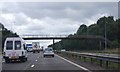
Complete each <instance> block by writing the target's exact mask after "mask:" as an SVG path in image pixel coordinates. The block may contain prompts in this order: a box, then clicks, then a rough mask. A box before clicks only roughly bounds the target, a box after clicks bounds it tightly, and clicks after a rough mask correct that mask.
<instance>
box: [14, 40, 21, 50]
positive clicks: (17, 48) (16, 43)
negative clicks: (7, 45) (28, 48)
mask: <svg viewBox="0 0 120 72" xmlns="http://www.w3.org/2000/svg"><path fill="white" fill-rule="evenodd" d="M15 50H21V42H20V41H15Z"/></svg>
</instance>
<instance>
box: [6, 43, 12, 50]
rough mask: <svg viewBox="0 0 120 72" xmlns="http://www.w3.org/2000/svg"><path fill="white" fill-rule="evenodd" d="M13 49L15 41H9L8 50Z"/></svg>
mask: <svg viewBox="0 0 120 72" xmlns="http://www.w3.org/2000/svg"><path fill="white" fill-rule="evenodd" d="M12 49H13V41H7V43H6V50H12Z"/></svg>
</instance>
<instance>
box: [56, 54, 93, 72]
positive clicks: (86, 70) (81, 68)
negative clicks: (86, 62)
mask: <svg viewBox="0 0 120 72" xmlns="http://www.w3.org/2000/svg"><path fill="white" fill-rule="evenodd" d="M56 56H57V57H59V58H61V59H63V60H65V61H67V62H69V63H71V64H73V65H75V66H77V67H79V68H81V69H83V70H85V71H88V72H92V71H90V70H89V69H87V68H85V67H82V66H80V65H78V64H76V63H73V62H71V61H69V60H67V59H65V58H63V57H61V56H59V55H56Z"/></svg>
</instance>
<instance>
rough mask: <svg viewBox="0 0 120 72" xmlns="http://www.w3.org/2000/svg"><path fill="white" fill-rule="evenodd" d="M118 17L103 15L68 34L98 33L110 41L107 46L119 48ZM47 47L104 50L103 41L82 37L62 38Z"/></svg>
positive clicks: (119, 24)
mask: <svg viewBox="0 0 120 72" xmlns="http://www.w3.org/2000/svg"><path fill="white" fill-rule="evenodd" d="M119 28H120V19H114V17H113V16H108V17H106V16H104V17H101V18H99V19H98V20H97V22H96V23H95V24H91V25H90V26H87V25H85V24H82V25H80V27H79V29H78V30H77V32H76V33H74V34H70V35H69V36H68V37H70V36H76V35H98V36H102V37H105V32H106V38H107V39H108V40H110V41H111V45H108V44H107V48H119V46H120V29H119ZM48 47H53V48H54V49H56V50H60V49H66V50H104V49H105V42H101V43H100V41H99V40H94V39H82V40H70V39H62V40H61V41H59V42H56V43H54V45H53V44H51V45H49V46H48Z"/></svg>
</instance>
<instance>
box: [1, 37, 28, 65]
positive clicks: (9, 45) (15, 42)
mask: <svg viewBox="0 0 120 72" xmlns="http://www.w3.org/2000/svg"><path fill="white" fill-rule="evenodd" d="M3 58H4V59H5V62H6V63H9V62H11V61H15V60H19V61H22V62H25V61H27V50H26V44H25V42H24V40H23V39H22V38H20V37H8V38H6V40H5V43H4V52H3Z"/></svg>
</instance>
